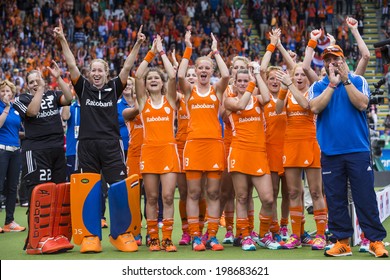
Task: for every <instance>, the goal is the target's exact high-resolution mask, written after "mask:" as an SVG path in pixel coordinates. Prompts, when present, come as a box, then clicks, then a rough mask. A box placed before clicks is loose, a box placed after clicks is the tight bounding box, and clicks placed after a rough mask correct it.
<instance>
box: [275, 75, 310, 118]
mask: <svg viewBox="0 0 390 280" xmlns="http://www.w3.org/2000/svg"><path fill="white" fill-rule="evenodd" d="M276 78H277V79H278V81H280V82H281V84H282V89H283V88H284V89H289V90H290V92H291V93H292V95H293V96H294V98H295V100H296V101H297V102H298V104H299V106H301V107H302V108H304V109H308V108H309V102H308V101H307V99H306V98H305V96H303V94H302V93H301V92H300V91H299V90H298V89H297V88H296V86H295V85H294V83H293V82H292V80H291V77H290V75H289V74H287V73H285V72H283V71H280V70H278V71H277V72H276ZM279 97H280V95H278V100H277V102H276V113H278V114H279V113H281V112H282V110H283V105H285V104H286V99H284V100H283V99H280V98H279ZM279 100H280V101H283V102H284V103H283V104H282V106H280V102H279ZM278 102H279V105H278Z"/></svg>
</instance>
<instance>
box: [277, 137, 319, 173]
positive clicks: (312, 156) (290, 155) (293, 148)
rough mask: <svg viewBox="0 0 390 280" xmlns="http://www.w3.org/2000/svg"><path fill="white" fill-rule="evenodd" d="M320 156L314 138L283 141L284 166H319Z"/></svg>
mask: <svg viewBox="0 0 390 280" xmlns="http://www.w3.org/2000/svg"><path fill="white" fill-rule="evenodd" d="M320 157H321V151H320V147H319V146H318V142H317V140H316V139H312V140H300V141H293V142H284V156H283V166H284V167H302V168H307V167H310V168H321V161H320V160H321V159H320Z"/></svg>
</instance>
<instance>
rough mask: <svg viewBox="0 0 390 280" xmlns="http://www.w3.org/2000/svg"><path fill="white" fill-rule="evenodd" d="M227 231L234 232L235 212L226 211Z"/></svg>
mask: <svg viewBox="0 0 390 280" xmlns="http://www.w3.org/2000/svg"><path fill="white" fill-rule="evenodd" d="M225 224H226V230H227V231H228V230H230V231H233V225H234V211H225Z"/></svg>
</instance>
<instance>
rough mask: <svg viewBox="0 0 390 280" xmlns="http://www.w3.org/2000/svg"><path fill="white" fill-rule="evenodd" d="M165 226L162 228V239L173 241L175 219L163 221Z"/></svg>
mask: <svg viewBox="0 0 390 280" xmlns="http://www.w3.org/2000/svg"><path fill="white" fill-rule="evenodd" d="M162 222H163V226H162V229H161V231H162V239H163V240H165V239H167V238H168V239H172V230H173V218H169V219H163V221H162Z"/></svg>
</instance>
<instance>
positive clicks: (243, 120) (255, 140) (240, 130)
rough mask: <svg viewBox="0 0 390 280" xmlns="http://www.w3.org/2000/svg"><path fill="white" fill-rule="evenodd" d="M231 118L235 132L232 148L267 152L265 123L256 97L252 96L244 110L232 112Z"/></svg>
mask: <svg viewBox="0 0 390 280" xmlns="http://www.w3.org/2000/svg"><path fill="white" fill-rule="evenodd" d="M229 118H230V123H231V124H232V131H233V138H232V143H231V145H230V146H231V147H232V148H239V149H245V150H252V151H264V152H265V150H266V149H265V133H264V121H263V117H262V111H261V107H260V104H259V102H258V101H257V98H256V97H254V96H252V98H251V100H250V101H249V104H248V105H247V106H246V108H245V109H244V110H242V111H237V112H232V113H231V114H230V116H229Z"/></svg>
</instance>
